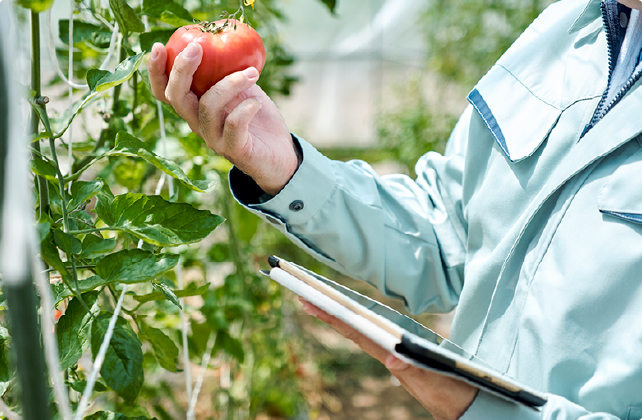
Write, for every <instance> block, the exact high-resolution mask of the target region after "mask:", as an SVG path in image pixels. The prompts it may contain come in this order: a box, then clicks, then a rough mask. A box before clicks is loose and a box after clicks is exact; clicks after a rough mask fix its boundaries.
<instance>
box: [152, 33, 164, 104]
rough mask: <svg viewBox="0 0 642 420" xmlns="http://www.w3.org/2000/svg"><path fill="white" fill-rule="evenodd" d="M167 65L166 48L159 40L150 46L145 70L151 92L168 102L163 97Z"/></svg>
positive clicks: (160, 99)
mask: <svg viewBox="0 0 642 420" xmlns="http://www.w3.org/2000/svg"><path fill="white" fill-rule="evenodd" d="M166 65H167V50H166V49H165V46H164V45H163V44H161V43H160V42H157V43H155V44H154V45H153V46H152V51H151V53H150V55H149V61H147V72H148V74H149V81H150V83H151V85H152V93H153V94H154V96H155V97H156V99H158V100H159V101H163V102H165V103H169V101H168V100H167V98H166V97H165V89H166V88H167V79H168V78H167V73H166V72H165V67H166Z"/></svg>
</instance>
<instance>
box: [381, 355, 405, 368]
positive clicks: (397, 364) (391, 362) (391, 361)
mask: <svg viewBox="0 0 642 420" xmlns="http://www.w3.org/2000/svg"><path fill="white" fill-rule="evenodd" d="M386 367H387V368H388V369H390V370H403V369H405V368H407V367H408V364H407V363H404V362H402V361H401V360H399V359H397V358H396V357H395V356H394V355H392V354H391V355H389V356H388V357H387V358H386Z"/></svg>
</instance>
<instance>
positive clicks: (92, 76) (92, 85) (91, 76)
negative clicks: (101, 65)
mask: <svg viewBox="0 0 642 420" xmlns="http://www.w3.org/2000/svg"><path fill="white" fill-rule="evenodd" d="M109 74H111V72H110V71H109V70H100V69H89V70H88V71H87V84H88V85H89V89H91V90H92V91H96V87H97V86H98V83H100V81H101V80H102V79H103V78H104V77H106V76H107V75H109Z"/></svg>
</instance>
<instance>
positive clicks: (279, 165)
mask: <svg viewBox="0 0 642 420" xmlns="http://www.w3.org/2000/svg"><path fill="white" fill-rule="evenodd" d="M202 57H203V49H202V47H201V46H200V45H199V44H198V43H191V44H189V45H188V46H187V47H186V48H185V50H183V52H182V53H180V54H179V55H178V56H177V57H176V60H175V62H174V67H173V69H172V72H171V74H170V75H169V76H168V75H167V74H166V70H165V66H166V62H167V51H166V50H165V47H164V45H163V44H160V43H156V44H154V46H153V47H152V52H151V54H150V58H149V61H148V63H147V69H148V71H149V80H150V82H151V86H152V91H153V93H154V96H155V97H156V98H157V99H158V100H160V101H163V102H165V103H167V104H170V105H171V106H172V107H174V109H175V110H176V112H177V113H178V115H180V116H181V117H182V118H183V119H184V120H185V121H186V122H187V124H189V126H190V128H191V129H192V131H193V132H194V133H196V134H197V135H198V136H200V137H202V138H203V140H205V142H206V143H207V145H208V146H209V147H210V148H211V149H212V150H214V151H215V152H217V153H218V154H220V155H221V156H223V157H225V158H226V159H227V160H229V161H230V162H231V163H233V164H234V165H236V167H237V168H239V169H240V170H241V171H242V172H244V173H245V174H246V175H249V176H250V177H252V178H253V179H254V181H255V182H256V183H257V184H258V185H259V187H261V188H262V189H263V191H265V192H267V193H268V194H272V195H276V194H277V193H278V192H279V191H280V190H281V189H282V188H283V187H284V186H285V184H287V182H288V181H289V180H290V178H291V177H292V175H293V174H294V172H295V171H296V169H297V168H298V163H299V162H298V157H297V155H296V151H295V146H294V143H293V140H292V136H291V135H290V131H289V130H288V127H287V126H286V125H285V121H284V120H283V117H282V116H281V114H280V113H279V110H278V109H277V107H276V105H275V104H274V102H272V100H271V99H270V98H269V97H268V96H267V95H266V94H265V92H263V90H261V88H260V87H258V86H257V85H256V81H257V80H258V78H259V72H258V70H257V69H255V68H254V67H249V68H247V69H245V70H243V71H240V72H237V73H233V74H231V75H229V76H227V77H226V78H224V79H223V80H221V81H220V82H218V83H217V84H216V85H214V86H213V87H212V88H211V89H210V90H208V91H207V92H206V93H205V94H204V95H203V96H202V97H201V98H200V100H199V98H198V97H197V96H196V94H194V92H192V91H191V89H190V86H191V85H192V77H193V74H194V72H195V71H196V69H197V68H198V65H199V64H200V63H201V59H202Z"/></svg>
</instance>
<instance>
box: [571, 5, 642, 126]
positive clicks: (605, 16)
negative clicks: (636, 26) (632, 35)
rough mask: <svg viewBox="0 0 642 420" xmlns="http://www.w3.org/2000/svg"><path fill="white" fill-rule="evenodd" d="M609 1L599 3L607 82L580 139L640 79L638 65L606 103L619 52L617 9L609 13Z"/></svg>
mask: <svg viewBox="0 0 642 420" xmlns="http://www.w3.org/2000/svg"><path fill="white" fill-rule="evenodd" d="M609 1H613V0H605V1H602V4H601V5H600V7H601V9H602V21H603V22H604V28H605V32H606V40H607V47H608V58H609V77H608V82H607V84H606V90H605V91H604V94H602V99H600V103H599V104H598V105H597V109H596V110H595V113H594V114H593V118H591V121H590V122H589V123H588V124H587V125H586V127H584V131H583V132H582V135H581V136H580V139H581V138H582V137H584V135H585V134H586V133H587V132H588V131H589V130H590V129H591V128H593V127H594V126H595V124H597V123H598V122H599V121H600V120H601V119H602V118H603V117H604V116H605V115H606V113H607V112H609V111H610V110H611V108H613V107H614V106H615V105H616V104H617V103H618V102H620V100H621V99H622V98H623V97H624V95H626V93H627V92H628V91H629V89H631V87H632V86H633V85H634V84H635V83H636V82H637V81H638V80H639V79H640V77H642V66H638V69H637V71H635V72H634V73H633V74H632V75H631V77H629V79H628V80H627V82H626V83H625V84H624V85H623V86H622V88H621V89H620V90H619V91H618V92H617V94H616V95H615V96H614V97H613V99H612V100H611V102H609V103H608V104H607V103H606V97H607V95H608V93H609V90H610V89H611V79H612V77H613V71H614V70H615V64H616V61H617V58H618V55H619V53H620V39H619V37H618V36H617V35H616V34H615V33H614V31H613V30H614V28H617V26H616V25H619V16H618V10H617V6H616V7H613V8H611V10H612V11H613V12H612V13H609V9H608V6H607V4H606V3H607V2H609ZM616 19H617V20H616Z"/></svg>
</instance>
